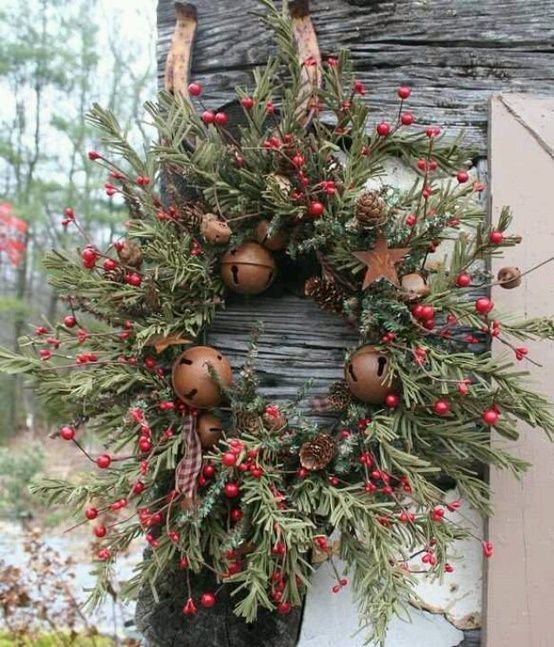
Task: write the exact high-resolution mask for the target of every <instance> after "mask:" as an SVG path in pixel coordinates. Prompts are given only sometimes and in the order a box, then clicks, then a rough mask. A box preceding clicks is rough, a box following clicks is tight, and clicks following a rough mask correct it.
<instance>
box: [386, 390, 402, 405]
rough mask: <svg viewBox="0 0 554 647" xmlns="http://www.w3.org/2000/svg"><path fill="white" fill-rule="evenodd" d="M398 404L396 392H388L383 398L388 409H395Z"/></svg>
mask: <svg viewBox="0 0 554 647" xmlns="http://www.w3.org/2000/svg"><path fill="white" fill-rule="evenodd" d="M399 404H400V396H398V395H396V393H389V394H388V395H387V397H386V398H385V405H386V406H387V407H388V408H389V409H396V407H397V406H398V405H399Z"/></svg>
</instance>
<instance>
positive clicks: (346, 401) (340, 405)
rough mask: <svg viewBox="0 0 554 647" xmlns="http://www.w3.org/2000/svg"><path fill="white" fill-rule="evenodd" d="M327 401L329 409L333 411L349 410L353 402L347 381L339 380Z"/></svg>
mask: <svg viewBox="0 0 554 647" xmlns="http://www.w3.org/2000/svg"><path fill="white" fill-rule="evenodd" d="M327 400H328V402H329V407H330V408H331V409H332V410H333V411H344V410H345V409H347V408H348V406H349V405H350V403H351V402H352V393H351V392H350V389H349V388H348V384H347V383H346V380H339V381H338V382H335V383H334V384H332V385H331V387H330V388H329V395H328V396H327Z"/></svg>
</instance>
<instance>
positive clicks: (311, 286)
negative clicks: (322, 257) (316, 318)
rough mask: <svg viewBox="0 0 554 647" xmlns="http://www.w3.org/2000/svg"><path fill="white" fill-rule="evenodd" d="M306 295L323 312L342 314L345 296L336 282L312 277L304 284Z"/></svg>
mask: <svg viewBox="0 0 554 647" xmlns="http://www.w3.org/2000/svg"><path fill="white" fill-rule="evenodd" d="M304 294H305V295H306V296H307V297H310V298H312V299H313V300H314V301H315V302H316V303H317V305H318V306H319V307H320V308H321V309H322V310H327V312H337V313H341V312H342V302H343V299H344V294H343V292H342V290H341V289H340V288H338V287H337V285H336V283H335V282H334V281H330V280H328V279H321V278H319V277H318V276H312V277H311V278H309V279H308V280H307V281H306V283H305V284H304Z"/></svg>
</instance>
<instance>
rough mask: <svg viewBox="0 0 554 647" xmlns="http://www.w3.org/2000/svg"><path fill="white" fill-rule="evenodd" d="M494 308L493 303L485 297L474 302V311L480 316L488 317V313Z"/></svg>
mask: <svg viewBox="0 0 554 647" xmlns="http://www.w3.org/2000/svg"><path fill="white" fill-rule="evenodd" d="M493 308H494V303H493V302H492V301H491V300H490V299H488V298H487V297H480V298H479V299H477V301H475V310H476V311H477V312H478V313H479V314H480V315H488V314H489V312H490V311H491V310H492V309H493Z"/></svg>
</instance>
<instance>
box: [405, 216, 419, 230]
mask: <svg viewBox="0 0 554 647" xmlns="http://www.w3.org/2000/svg"><path fill="white" fill-rule="evenodd" d="M416 222H417V218H416V216H415V215H414V214H413V213H410V214H408V215H407V216H406V224H407V225H408V227H413V226H414V225H415V224H416Z"/></svg>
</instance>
